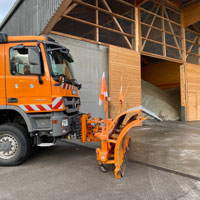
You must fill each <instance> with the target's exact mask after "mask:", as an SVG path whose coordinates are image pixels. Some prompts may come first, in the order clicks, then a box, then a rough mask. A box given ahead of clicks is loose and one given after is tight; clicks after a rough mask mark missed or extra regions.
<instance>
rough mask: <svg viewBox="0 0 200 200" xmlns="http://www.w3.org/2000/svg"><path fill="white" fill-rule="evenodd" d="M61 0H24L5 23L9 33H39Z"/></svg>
mask: <svg viewBox="0 0 200 200" xmlns="http://www.w3.org/2000/svg"><path fill="white" fill-rule="evenodd" d="M62 2H63V0H25V1H23V2H22V3H21V5H20V6H19V8H18V9H17V10H16V11H15V13H14V14H13V15H12V17H11V18H10V19H9V21H8V22H7V23H6V24H5V26H4V27H3V29H2V30H1V31H2V32H6V33H8V34H9V35H39V34H41V32H42V31H43V30H44V28H45V26H46V25H47V23H48V22H49V20H50V19H51V17H52V16H53V15H54V13H55V12H56V10H57V8H58V7H59V5H60V4H61V3H62Z"/></svg>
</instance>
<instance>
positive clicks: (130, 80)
mask: <svg viewBox="0 0 200 200" xmlns="http://www.w3.org/2000/svg"><path fill="white" fill-rule="evenodd" d="M140 66H141V61H140V54H139V53H137V52H135V51H133V50H129V49H125V48H121V47H116V46H109V95H110V98H111V101H110V114H111V117H115V116H116V115H117V114H119V113H120V102H119V92H120V87H121V77H122V87H123V93H124V111H125V110H127V109H128V108H132V107H136V106H140V105H141V67H140Z"/></svg>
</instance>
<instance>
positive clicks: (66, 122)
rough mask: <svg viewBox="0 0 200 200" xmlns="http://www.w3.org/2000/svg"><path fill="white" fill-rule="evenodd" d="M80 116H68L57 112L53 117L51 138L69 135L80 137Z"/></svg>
mask: <svg viewBox="0 0 200 200" xmlns="http://www.w3.org/2000/svg"><path fill="white" fill-rule="evenodd" d="M79 126H80V114H79V113H77V114H74V115H72V116H68V115H66V114H64V113H63V112H55V113H54V114H53V116H52V129H53V131H52V132H51V136H53V137H59V136H63V135H67V134H69V133H72V134H76V135H79V134H80V133H78V132H79Z"/></svg>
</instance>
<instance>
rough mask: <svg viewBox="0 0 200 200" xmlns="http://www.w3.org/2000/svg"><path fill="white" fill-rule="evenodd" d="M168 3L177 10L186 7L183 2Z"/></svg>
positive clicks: (169, 0)
mask: <svg viewBox="0 0 200 200" xmlns="http://www.w3.org/2000/svg"><path fill="white" fill-rule="evenodd" d="M167 3H168V5H171V6H172V7H174V8H176V9H182V8H183V7H184V6H183V4H182V2H181V0H167Z"/></svg>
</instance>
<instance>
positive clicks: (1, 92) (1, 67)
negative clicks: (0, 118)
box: [0, 44, 6, 107]
mask: <svg viewBox="0 0 200 200" xmlns="http://www.w3.org/2000/svg"><path fill="white" fill-rule="evenodd" d="M4 47H5V45H4V44H1V45H0V107H2V106H5V105H6V93H5V91H6V90H5V63H4V61H5V59H4Z"/></svg>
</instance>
